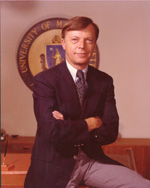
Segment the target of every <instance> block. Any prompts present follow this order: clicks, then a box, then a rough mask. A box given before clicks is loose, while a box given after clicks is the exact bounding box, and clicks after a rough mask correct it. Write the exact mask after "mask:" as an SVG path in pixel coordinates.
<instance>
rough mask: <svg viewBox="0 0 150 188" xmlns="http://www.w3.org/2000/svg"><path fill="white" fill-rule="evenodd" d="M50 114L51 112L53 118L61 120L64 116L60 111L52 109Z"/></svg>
mask: <svg viewBox="0 0 150 188" xmlns="http://www.w3.org/2000/svg"><path fill="white" fill-rule="evenodd" d="M52 114H53V117H54V118H55V119H61V120H64V116H63V114H61V113H60V112H58V111H56V110H55V111H53V112H52Z"/></svg>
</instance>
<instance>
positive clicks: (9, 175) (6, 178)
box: [1, 153, 31, 188]
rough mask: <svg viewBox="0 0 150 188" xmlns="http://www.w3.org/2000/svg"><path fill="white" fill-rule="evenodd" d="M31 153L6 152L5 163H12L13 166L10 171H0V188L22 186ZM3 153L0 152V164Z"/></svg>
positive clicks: (21, 187) (19, 187) (20, 187)
mask: <svg viewBox="0 0 150 188" xmlns="http://www.w3.org/2000/svg"><path fill="white" fill-rule="evenodd" d="M30 157H31V154H28V153H24V154H23V153H8V154H7V158H6V161H5V163H6V164H14V165H15V168H14V169H13V170H10V171H2V172H1V187H2V188H23V187H24V180H25V177H26V174H27V170H28V168H29V165H30ZM2 160H3V154H1V164H2Z"/></svg>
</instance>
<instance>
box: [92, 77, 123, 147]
mask: <svg viewBox="0 0 150 188" xmlns="http://www.w3.org/2000/svg"><path fill="white" fill-rule="evenodd" d="M105 92H106V93H105V97H104V101H103V108H102V109H103V110H102V113H101V115H100V118H101V119H102V122H103V124H102V126H101V127H100V128H98V129H95V130H93V131H92V132H91V136H92V139H94V142H96V143H98V144H99V145H106V144H110V143H112V142H114V141H115V140H116V139H117V136H118V126H119V116H118V112H117V108H116V100H115V97H114V85H113V80H112V78H111V77H110V79H109V83H108V85H107V88H106V91H105ZM99 111H100V110H99Z"/></svg>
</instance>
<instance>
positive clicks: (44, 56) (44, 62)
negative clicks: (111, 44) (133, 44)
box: [17, 18, 99, 90]
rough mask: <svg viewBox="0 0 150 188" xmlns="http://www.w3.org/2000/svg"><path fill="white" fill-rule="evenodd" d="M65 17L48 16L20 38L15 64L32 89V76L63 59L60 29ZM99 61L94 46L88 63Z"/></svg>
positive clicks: (93, 64) (95, 63)
mask: <svg viewBox="0 0 150 188" xmlns="http://www.w3.org/2000/svg"><path fill="white" fill-rule="evenodd" d="M66 20H67V19H66V18H49V19H46V20H43V21H41V22H39V23H37V24H35V25H33V26H32V27H31V28H30V29H29V30H28V31H27V32H26V34H25V35H24V37H23V38H22V40H21V42H20V45H19V48H18V52H17V66H18V70H19V73H20V76H21V78H22V79H23V81H24V83H25V84H26V85H27V86H28V87H29V88H30V89H31V90H32V89H33V77H34V76H35V75H36V74H37V73H39V72H41V71H45V70H46V69H49V68H51V67H53V66H55V65H58V64H59V63H61V62H62V61H63V60H64V59H65V51H64V50H63V48H62V46H61V29H62V27H63V25H64V24H65V22H66ZM98 62H99V54H98V48H97V46H96V48H95V50H94V52H93V55H92V57H91V59H90V65H92V66H94V67H96V68H97V66H98Z"/></svg>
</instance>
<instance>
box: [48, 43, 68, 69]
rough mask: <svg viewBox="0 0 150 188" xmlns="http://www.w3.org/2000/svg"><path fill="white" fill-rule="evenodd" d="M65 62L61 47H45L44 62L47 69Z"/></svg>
mask: <svg viewBox="0 0 150 188" xmlns="http://www.w3.org/2000/svg"><path fill="white" fill-rule="evenodd" d="M64 60H65V51H64V49H63V47H62V45H61V44H60V45H59V44H58V45H46V62H47V66H48V68H51V67H53V66H55V65H58V64H60V63H61V62H62V61H64Z"/></svg>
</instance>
